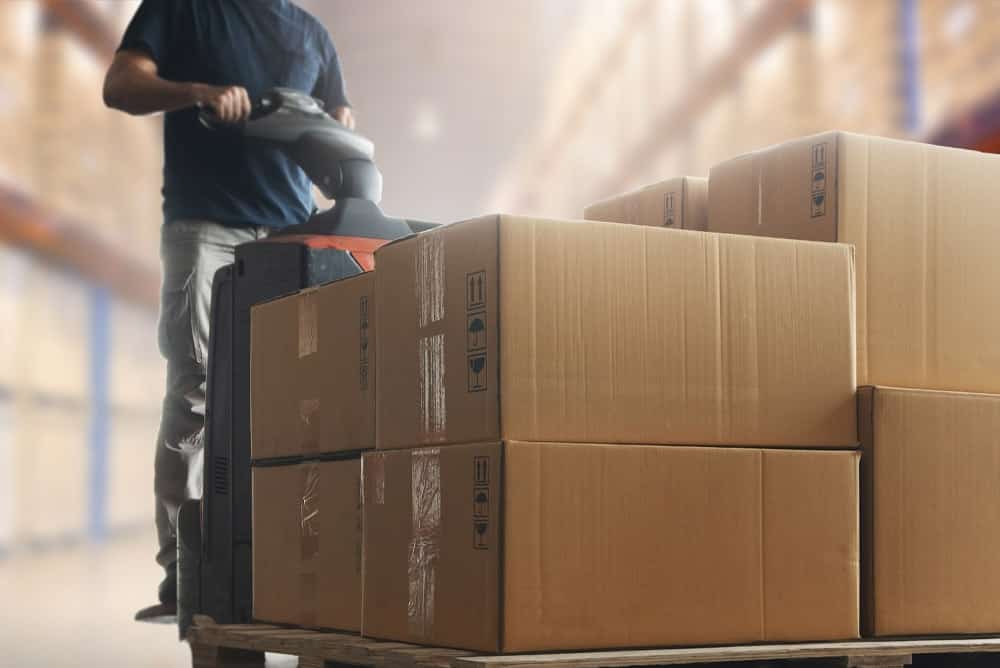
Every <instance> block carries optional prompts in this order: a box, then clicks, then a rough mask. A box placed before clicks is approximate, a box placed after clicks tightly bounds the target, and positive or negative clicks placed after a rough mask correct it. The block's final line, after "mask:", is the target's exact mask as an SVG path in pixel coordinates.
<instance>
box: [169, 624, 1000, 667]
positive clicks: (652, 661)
mask: <svg viewBox="0 0 1000 668" xmlns="http://www.w3.org/2000/svg"><path fill="white" fill-rule="evenodd" d="M188 639H189V641H190V643H191V654H192V660H193V665H194V666H195V668H221V667H223V666H232V667H236V668H243V667H244V666H247V667H249V666H262V665H263V663H262V662H263V656H264V652H275V653H279V654H289V655H293V656H298V657H299V665H300V666H301V667H302V668H323V667H324V666H325V665H326V664H327V662H331V663H339V664H353V665H359V666H371V667H372V668H625V667H627V666H654V665H663V666H669V665H682V664H713V663H730V662H732V663H738V662H749V661H781V660H797V659H831V660H834V661H836V662H837V664H836V665H839V666H844V667H845V668H876V667H877V668H902V667H903V666H908V665H910V664H911V663H912V657H913V656H914V655H919V654H924V655H926V654H973V653H991V652H998V653H1000V638H966V637H963V638H951V639H949V638H938V639H921V640H863V641H851V642H824V643H797V644H783V645H778V644H770V645H741V646H732V647H697V648H678V649H649V650H618V651H602V652H559V653H550V654H519V655H507V656H483V655H477V654H475V653H474V652H468V651H464V650H455V649H445V648H438V647H422V646H417V645H411V644H407V643H400V642H385V641H379V640H371V639H368V638H362V637H360V636H359V635H356V634H349V633H327V632H322V631H310V630H305V629H289V628H280V627H276V626H265V625H253V624H252V625H216V624H212V623H210V622H209V621H207V620H205V619H203V618H202V619H198V620H196V624H195V626H193V627H192V628H191V631H190V634H189V638H188Z"/></svg>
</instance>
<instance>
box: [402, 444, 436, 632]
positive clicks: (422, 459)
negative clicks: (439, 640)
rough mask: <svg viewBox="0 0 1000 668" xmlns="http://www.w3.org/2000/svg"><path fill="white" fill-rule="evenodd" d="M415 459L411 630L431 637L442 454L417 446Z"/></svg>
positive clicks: (409, 571)
mask: <svg viewBox="0 0 1000 668" xmlns="http://www.w3.org/2000/svg"><path fill="white" fill-rule="evenodd" d="M410 457H411V459H410V462H411V478H410V480H411V482H410V485H411V494H410V502H411V516H412V518H413V529H412V533H411V534H410V544H409V552H408V558H407V578H408V581H409V601H408V604H407V609H406V611H407V619H408V622H409V628H410V633H412V634H413V635H414V636H416V637H419V638H424V639H428V638H430V636H431V632H432V630H433V628H434V588H435V578H436V573H437V561H438V556H439V554H440V541H441V457H440V450H439V449H438V448H425V449H423V450H415V451H413V452H412V453H411V455H410Z"/></svg>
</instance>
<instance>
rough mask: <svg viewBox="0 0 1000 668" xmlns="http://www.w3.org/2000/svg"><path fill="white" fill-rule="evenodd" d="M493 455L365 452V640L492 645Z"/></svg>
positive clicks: (488, 449)
mask: <svg viewBox="0 0 1000 668" xmlns="http://www.w3.org/2000/svg"><path fill="white" fill-rule="evenodd" d="M500 458H501V448H500V445H499V444H492V445H468V446H454V447H449V448H440V449H438V448H425V449H422V450H419V451H416V450H403V451H396V452H373V453H366V454H365V456H364V465H363V466H364V482H363V485H364V536H365V539H364V540H365V552H364V553H365V568H364V624H363V629H362V631H363V633H364V634H365V635H366V636H369V637H373V638H387V639H393V640H403V641H406V642H416V643H425V644H430V645H436V646H443V647H469V648H471V649H481V650H484V651H495V650H496V649H497V647H498V642H499V640H498V633H499V626H500V621H499V620H500V611H499V608H500V604H499V587H500V566H499V563H500V562H499V559H500V543H499V538H498V537H499V535H500V532H499V526H500V505H499V504H500V489H501V473H502V467H501V460H500ZM482 495H485V496H484V497H483V496H482ZM477 497H480V498H478V500H477Z"/></svg>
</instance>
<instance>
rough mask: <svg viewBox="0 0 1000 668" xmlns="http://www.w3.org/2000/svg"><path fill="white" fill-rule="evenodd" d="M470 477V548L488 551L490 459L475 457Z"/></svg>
mask: <svg viewBox="0 0 1000 668" xmlns="http://www.w3.org/2000/svg"><path fill="white" fill-rule="evenodd" d="M473 466H474V467H475V471H474V473H473V477H472V547H473V548H474V549H476V550H487V549H489V540H488V538H487V536H488V534H489V529H490V484H489V483H490V458H489V457H475V458H474V459H473Z"/></svg>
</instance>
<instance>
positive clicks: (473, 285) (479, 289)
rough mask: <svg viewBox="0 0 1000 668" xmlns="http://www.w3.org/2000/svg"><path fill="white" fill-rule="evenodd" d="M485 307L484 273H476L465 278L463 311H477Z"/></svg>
mask: <svg viewBox="0 0 1000 668" xmlns="http://www.w3.org/2000/svg"><path fill="white" fill-rule="evenodd" d="M485 307H486V272H485V271H476V272H473V273H471V274H468V275H466V277H465V310H466V311H477V310H479V309H482V308H485Z"/></svg>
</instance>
